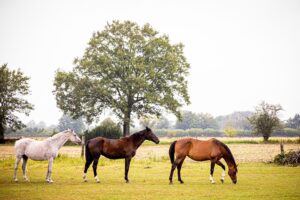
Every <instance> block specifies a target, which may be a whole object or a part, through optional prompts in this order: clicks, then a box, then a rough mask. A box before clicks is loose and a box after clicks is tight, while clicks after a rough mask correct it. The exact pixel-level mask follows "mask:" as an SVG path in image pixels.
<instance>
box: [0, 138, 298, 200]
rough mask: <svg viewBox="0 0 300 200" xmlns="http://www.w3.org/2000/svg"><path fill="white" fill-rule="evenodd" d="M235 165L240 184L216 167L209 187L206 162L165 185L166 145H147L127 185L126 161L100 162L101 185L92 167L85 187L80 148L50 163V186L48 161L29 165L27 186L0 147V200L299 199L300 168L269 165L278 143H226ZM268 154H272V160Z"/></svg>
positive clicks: (8, 151)
mask: <svg viewBox="0 0 300 200" xmlns="http://www.w3.org/2000/svg"><path fill="white" fill-rule="evenodd" d="M228 146H229V147H230V149H231V150H232V152H233V154H234V156H235V158H236V160H237V163H239V166H238V169H239V172H238V183H237V184H236V185H234V184H232V183H231V180H230V178H229V176H228V175H226V177H225V183H224V184H222V183H221V182H220V181H219V180H220V177H221V168H219V167H217V166H216V168H215V174H214V178H215V180H216V184H214V185H212V184H210V182H209V170H210V163H209V162H201V163H200V162H192V161H191V160H187V161H186V162H185V163H184V165H183V168H182V178H183V180H184V181H185V183H184V184H179V182H177V173H175V174H174V175H175V176H174V184H173V185H169V181H168V177H169V172H170V167H171V165H170V161H169V159H168V156H167V150H168V145H151V144H146V145H143V146H141V148H140V149H138V152H137V155H136V157H135V158H134V159H133V161H132V164H131V167H130V171H129V180H130V183H129V184H126V183H125V181H124V179H123V177H124V161H123V160H117V161H113V160H108V159H106V158H101V159H100V162H99V164H98V176H99V178H100V181H101V182H100V183H95V181H94V179H93V174H92V168H90V169H89V171H88V182H86V183H85V182H83V179H82V173H83V172H82V171H83V166H84V160H83V158H80V157H79V156H78V155H80V147H79V146H65V147H63V148H62V149H61V151H60V153H61V156H60V157H58V158H57V159H56V160H55V161H54V168H53V175H52V177H53V180H54V181H55V182H54V183H53V184H48V183H46V182H45V175H46V170H47V162H45V161H43V162H37V161H31V160H30V161H29V163H28V169H27V173H28V176H29V178H30V182H25V181H23V179H22V172H21V171H22V170H21V166H19V169H18V178H19V182H13V180H12V175H13V165H14V159H13V147H12V145H1V146H0V153H1V154H0V157H1V159H0V199H5V200H6V199H9V200H13V199H22V200H26V199H43V200H48V199H49V200H50V199H51V200H52V199H66V200H70V199H74V200H75V199H78V200H79V199H110V200H111V199H126V200H128V199H160V200H162V199H300V167H287V166H278V165H275V164H272V163H270V161H271V160H272V156H273V154H274V155H276V154H277V153H279V152H280V150H279V145H278V144H228ZM299 148H300V145H299V144H285V150H286V151H287V150H288V149H299ZM270 154H272V155H270Z"/></svg>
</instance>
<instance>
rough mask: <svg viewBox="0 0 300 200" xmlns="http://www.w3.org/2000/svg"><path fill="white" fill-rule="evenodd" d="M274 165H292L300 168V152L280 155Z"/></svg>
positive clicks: (276, 157) (275, 159)
mask: <svg viewBox="0 0 300 200" xmlns="http://www.w3.org/2000/svg"><path fill="white" fill-rule="evenodd" d="M274 163H276V164H279V165H290V166H299V165H300V150H298V151H290V152H288V153H286V154H285V153H280V154H278V155H277V156H275V158H274Z"/></svg>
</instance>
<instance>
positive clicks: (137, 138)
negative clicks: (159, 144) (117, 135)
mask: <svg viewBox="0 0 300 200" xmlns="http://www.w3.org/2000/svg"><path fill="white" fill-rule="evenodd" d="M130 138H131V139H132V142H133V145H134V146H135V147H136V148H139V146H141V145H142V144H143V142H144V141H145V137H144V136H143V133H142V132H137V133H134V134H132V135H131V136H130Z"/></svg>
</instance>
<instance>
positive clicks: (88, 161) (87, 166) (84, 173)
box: [83, 158, 93, 182]
mask: <svg viewBox="0 0 300 200" xmlns="http://www.w3.org/2000/svg"><path fill="white" fill-rule="evenodd" d="M92 162H93V159H92V158H86V161H85V166H84V172H83V180H84V182H87V178H86V172H87V170H88V168H89V167H90V165H91V164H92Z"/></svg>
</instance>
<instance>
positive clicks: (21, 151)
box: [14, 129, 81, 183]
mask: <svg viewBox="0 0 300 200" xmlns="http://www.w3.org/2000/svg"><path fill="white" fill-rule="evenodd" d="M68 140H70V141H71V142H74V143H77V144H79V143H80V142H81V140H80V138H79V137H78V136H77V134H76V133H75V132H74V131H73V130H70V129H68V130H65V131H63V132H60V133H57V134H55V135H53V136H52V137H49V138H47V139H46V140H43V141H37V140H34V139H31V138H23V139H20V140H18V141H16V143H15V150H16V163H15V171H14V180H15V181H18V179H17V169H18V165H19V162H20V160H21V158H23V164H22V170H23V177H24V179H25V180H26V181H29V179H28V177H27V176H26V164H27V160H28V158H30V159H32V160H48V172H47V176H46V181H47V182H48V183H53V180H52V179H51V173H52V164H53V159H54V158H56V157H57V155H58V150H59V149H60V148H61V147H62V146H63V145H64V144H65V143H66V142H67V141H68Z"/></svg>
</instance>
